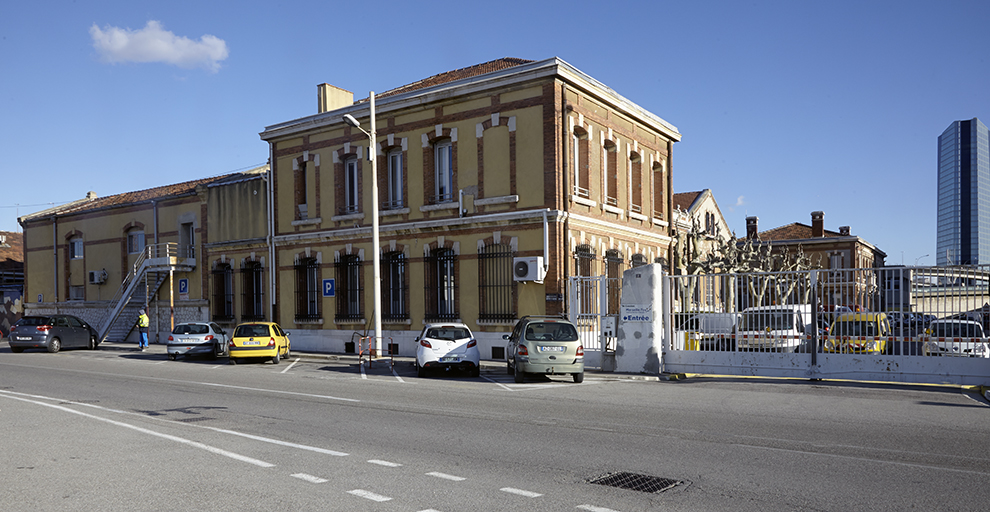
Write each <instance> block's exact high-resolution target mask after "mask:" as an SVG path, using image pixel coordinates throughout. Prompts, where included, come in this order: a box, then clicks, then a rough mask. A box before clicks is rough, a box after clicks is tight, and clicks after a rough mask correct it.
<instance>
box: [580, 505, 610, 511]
mask: <svg viewBox="0 0 990 512" xmlns="http://www.w3.org/2000/svg"><path fill="white" fill-rule="evenodd" d="M575 508H578V509H580V510H587V511H588V512H619V511H618V510H612V509H610V508H605V507H596V506H594V505H578V506H577V507H575Z"/></svg>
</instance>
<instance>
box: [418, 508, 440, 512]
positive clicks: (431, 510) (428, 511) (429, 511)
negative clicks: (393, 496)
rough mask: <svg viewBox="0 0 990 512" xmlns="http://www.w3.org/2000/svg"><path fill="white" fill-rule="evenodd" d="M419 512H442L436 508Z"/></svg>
mask: <svg viewBox="0 0 990 512" xmlns="http://www.w3.org/2000/svg"><path fill="white" fill-rule="evenodd" d="M419 512H440V511H439V510H437V509H435V508H428V509H426V510H420V511H419Z"/></svg>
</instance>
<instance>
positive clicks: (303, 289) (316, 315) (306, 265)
mask: <svg viewBox="0 0 990 512" xmlns="http://www.w3.org/2000/svg"><path fill="white" fill-rule="evenodd" d="M295 273H296V320H319V319H320V318H322V315H321V313H320V305H321V301H320V296H321V294H322V290H321V288H320V265H319V263H317V261H316V258H305V259H301V260H299V263H296V266H295Z"/></svg>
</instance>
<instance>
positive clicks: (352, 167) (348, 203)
mask: <svg viewBox="0 0 990 512" xmlns="http://www.w3.org/2000/svg"><path fill="white" fill-rule="evenodd" d="M359 204H360V198H359V195H358V159H357V157H351V158H348V159H347V160H345V161H344V209H345V210H346V211H347V213H354V212H357V211H359V210H358V205H359Z"/></svg>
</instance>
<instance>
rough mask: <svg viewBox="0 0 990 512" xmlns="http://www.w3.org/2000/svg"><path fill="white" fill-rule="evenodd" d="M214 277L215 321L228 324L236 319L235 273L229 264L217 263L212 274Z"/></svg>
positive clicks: (213, 304) (213, 301)
mask: <svg viewBox="0 0 990 512" xmlns="http://www.w3.org/2000/svg"><path fill="white" fill-rule="evenodd" d="M211 274H212V277H213V300H212V304H211V305H212V306H213V320H214V321H217V322H226V321H231V320H233V319H234V272H233V270H232V269H231V268H230V265H229V264H226V263H217V265H216V266H215V267H214V268H213V271H212V272H211Z"/></svg>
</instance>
